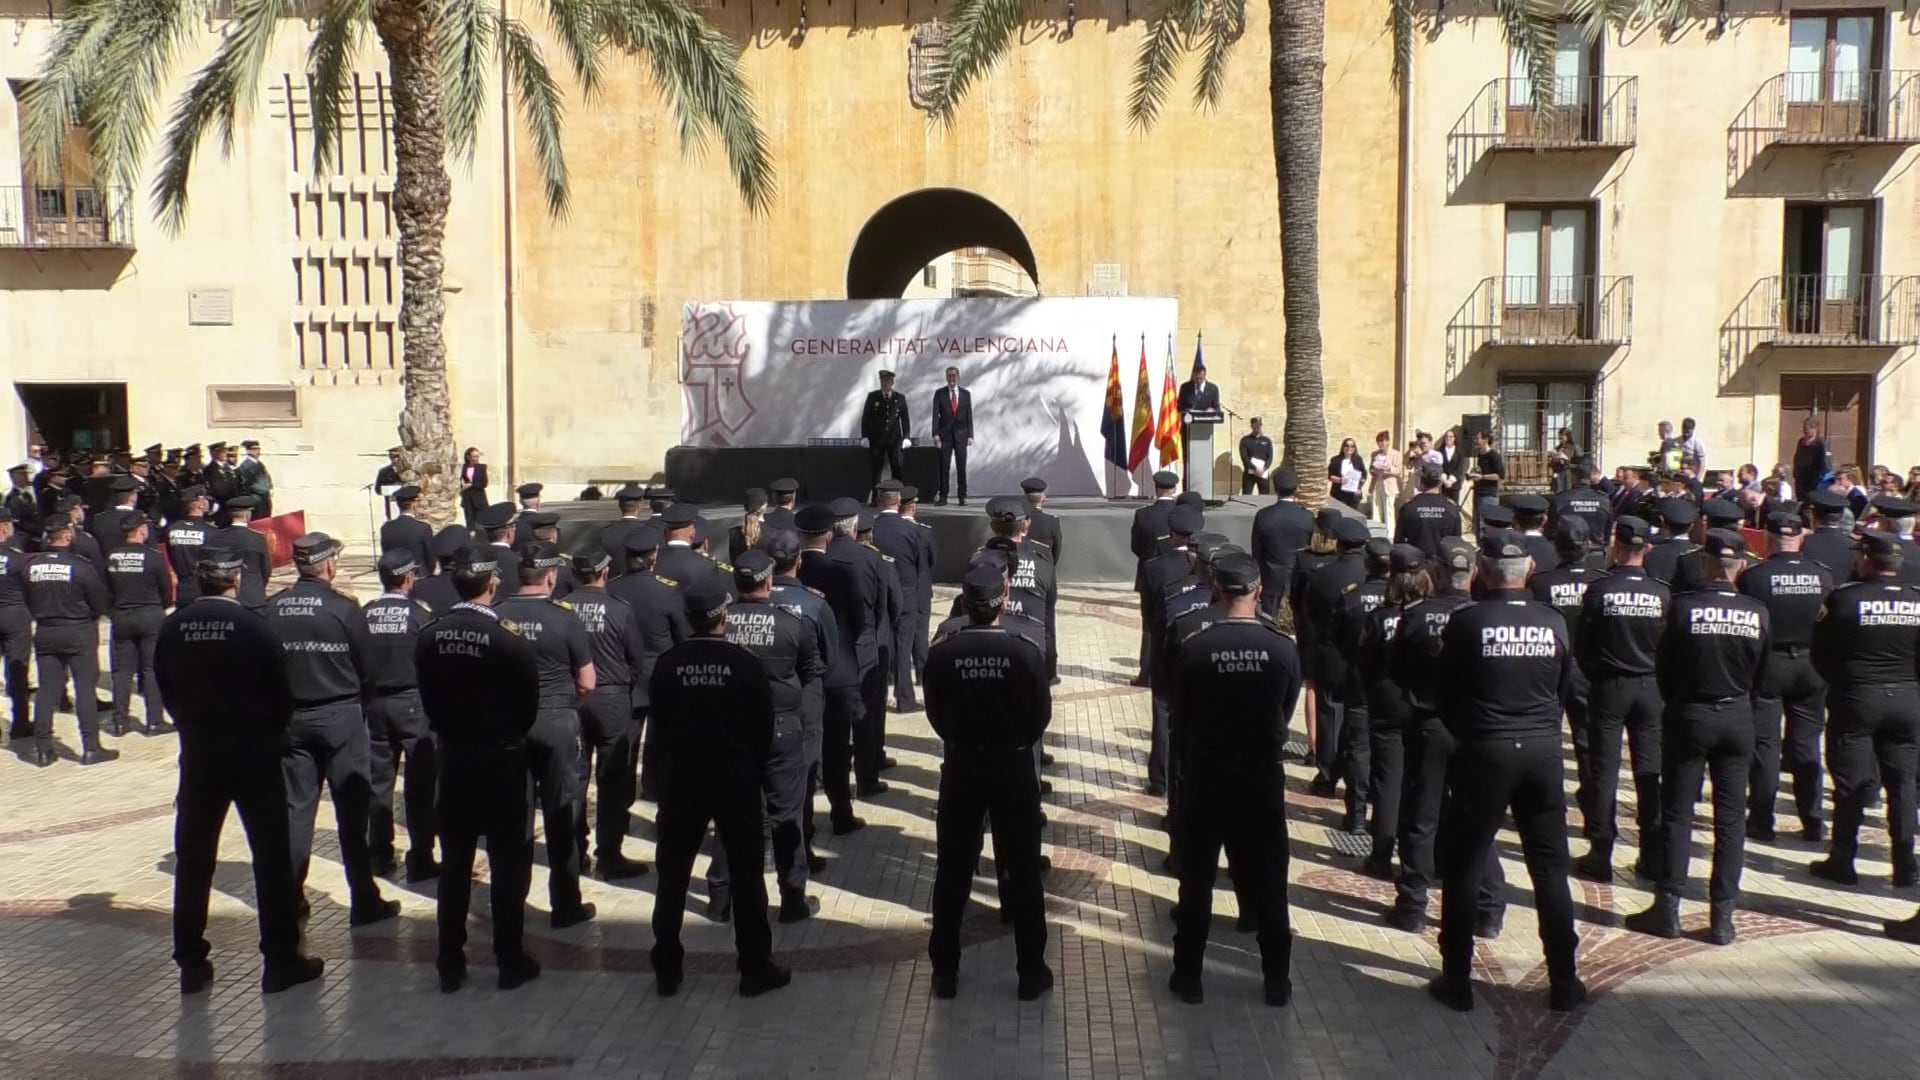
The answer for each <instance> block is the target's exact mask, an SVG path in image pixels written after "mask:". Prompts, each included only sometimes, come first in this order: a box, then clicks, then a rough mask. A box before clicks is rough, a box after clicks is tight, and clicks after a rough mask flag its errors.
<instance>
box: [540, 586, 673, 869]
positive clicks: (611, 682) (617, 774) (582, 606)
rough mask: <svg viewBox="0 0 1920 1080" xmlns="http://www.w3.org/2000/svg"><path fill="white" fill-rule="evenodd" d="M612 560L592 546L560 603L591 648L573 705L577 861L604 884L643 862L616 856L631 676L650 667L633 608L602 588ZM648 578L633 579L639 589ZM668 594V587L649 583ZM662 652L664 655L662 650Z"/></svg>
mask: <svg viewBox="0 0 1920 1080" xmlns="http://www.w3.org/2000/svg"><path fill="white" fill-rule="evenodd" d="M612 565H613V560H612V558H611V557H610V556H608V555H607V553H606V552H604V551H601V550H600V549H598V548H589V549H588V550H586V551H583V552H580V553H578V554H576V555H575V556H574V557H573V572H574V576H575V578H576V579H577V580H578V581H579V582H580V586H579V587H578V588H576V589H574V590H573V592H572V593H569V594H568V596H567V601H566V606H567V607H568V608H570V609H572V611H573V614H574V617H575V618H577V619H579V620H580V625H581V626H582V627H583V628H584V629H585V630H586V632H587V643H588V645H589V647H590V648H591V649H592V651H593V692H592V693H591V694H588V695H587V699H586V701H584V702H582V703H581V705H580V742H581V752H580V793H581V799H580V805H579V809H580V815H579V819H578V822H577V824H576V828H577V830H578V836H579V838H580V864H581V866H582V867H589V868H592V869H594V870H596V871H597V872H598V873H599V874H600V876H601V877H602V878H604V879H606V880H608V881H618V880H621V879H623V878H633V877H639V876H640V875H642V874H644V873H646V872H647V864H646V863H644V862H641V861H640V860H638V859H629V858H627V857H626V855H625V854H624V853H622V851H621V847H622V845H623V844H624V843H625V841H626V838H627V826H628V825H630V824H631V823H632V820H633V817H632V811H633V798H634V780H635V776H634V769H635V768H636V767H637V766H638V765H639V762H640V720H639V712H638V711H637V710H636V709H635V708H634V679H635V678H637V677H638V676H639V675H641V674H644V673H645V672H646V671H647V669H648V667H649V660H648V658H647V655H646V639H647V634H646V631H645V630H644V629H642V628H641V626H640V616H639V615H638V614H636V613H635V612H634V609H633V606H632V605H631V604H629V603H627V602H626V601H625V600H622V599H621V598H620V597H617V596H614V595H612V594H610V593H609V592H608V591H607V572H608V570H609V569H611V567H612ZM649 576H650V575H648V574H646V573H644V572H643V573H641V574H635V575H632V580H633V584H634V585H636V586H638V585H643V584H644V583H645V582H646V580H647V579H648V577H649ZM654 584H655V585H657V586H658V587H659V588H660V590H661V591H663V592H665V593H667V595H668V596H671V595H672V593H673V590H672V588H671V587H670V586H665V585H659V583H658V582H655V583H654ZM661 651H663V652H664V651H665V649H662V650H661ZM589 773H591V774H592V775H593V779H594V783H595V784H597V785H598V786H599V792H600V797H599V799H598V800H596V802H595V809H596V812H595V817H594V829H593V832H592V836H593V840H594V854H595V855H596V856H597V858H591V859H590V858H589V857H588V856H587V837H588V835H589V834H588V831H587V805H586V797H585V796H586V791H587V775H588V774H589Z"/></svg>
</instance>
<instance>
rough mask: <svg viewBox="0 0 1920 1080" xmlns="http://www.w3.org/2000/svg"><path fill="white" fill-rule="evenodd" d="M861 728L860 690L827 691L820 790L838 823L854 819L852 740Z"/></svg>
mask: <svg viewBox="0 0 1920 1080" xmlns="http://www.w3.org/2000/svg"><path fill="white" fill-rule="evenodd" d="M859 726H860V688H859V687H858V686H829V687H827V700H826V708H825V710H824V711H823V713H822V718H821V724H820V740H821V741H820V787H821V789H822V790H824V791H825V792H826V793H827V808H828V811H829V813H830V814H831V815H832V818H833V820H834V821H835V822H843V821H846V820H849V819H851V818H852V817H853V782H852V779H851V776H852V770H853V738H854V730H855V729H856V728H858V727H859Z"/></svg>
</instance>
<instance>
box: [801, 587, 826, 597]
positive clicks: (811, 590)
mask: <svg viewBox="0 0 1920 1080" xmlns="http://www.w3.org/2000/svg"><path fill="white" fill-rule="evenodd" d="M800 587H801V588H803V589H805V590H807V591H808V592H810V593H812V594H813V595H815V596H817V597H819V598H820V599H822V600H825V599H826V598H827V594H826V593H823V592H821V591H820V590H819V589H816V588H814V587H813V586H811V585H802V586H800Z"/></svg>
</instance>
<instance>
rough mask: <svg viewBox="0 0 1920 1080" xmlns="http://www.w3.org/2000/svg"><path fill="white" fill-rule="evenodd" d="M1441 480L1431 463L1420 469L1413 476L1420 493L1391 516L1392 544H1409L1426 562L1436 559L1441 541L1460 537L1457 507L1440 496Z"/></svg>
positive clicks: (1440, 474)
mask: <svg viewBox="0 0 1920 1080" xmlns="http://www.w3.org/2000/svg"><path fill="white" fill-rule="evenodd" d="M1443 476H1444V473H1443V472H1442V470H1441V468H1440V466H1438V465H1436V464H1434V463H1433V462H1427V463H1425V464H1423V465H1421V466H1420V471H1419V472H1418V473H1417V474H1416V479H1417V480H1418V482H1419V484H1420V493H1419V494H1418V495H1415V496H1414V497H1413V498H1411V499H1408V500H1407V501H1406V502H1405V503H1404V504H1402V505H1401V507H1400V510H1399V512H1398V513H1396V514H1395V515H1394V528H1393V539H1394V542H1395V543H1398V544H1411V545H1413V546H1414V547H1417V548H1419V549H1420V550H1421V551H1422V552H1423V553H1425V554H1426V556H1427V558H1429V559H1438V558H1439V557H1440V543H1441V541H1443V540H1446V539H1448V538H1449V537H1455V536H1459V535H1460V534H1461V524H1460V503H1459V501H1458V500H1455V499H1452V498H1449V497H1447V496H1446V495H1444V494H1441V490H1440V486H1441V480H1442V477H1443Z"/></svg>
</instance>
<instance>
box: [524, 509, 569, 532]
mask: <svg viewBox="0 0 1920 1080" xmlns="http://www.w3.org/2000/svg"><path fill="white" fill-rule="evenodd" d="M520 520H521V521H524V522H526V524H527V528H529V529H551V528H553V527H554V526H556V525H558V524H560V515H559V514H556V513H554V512H553V511H551V510H529V511H527V512H526V513H524V514H521V515H520Z"/></svg>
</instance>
